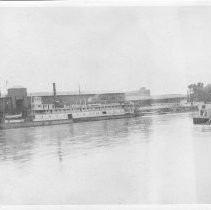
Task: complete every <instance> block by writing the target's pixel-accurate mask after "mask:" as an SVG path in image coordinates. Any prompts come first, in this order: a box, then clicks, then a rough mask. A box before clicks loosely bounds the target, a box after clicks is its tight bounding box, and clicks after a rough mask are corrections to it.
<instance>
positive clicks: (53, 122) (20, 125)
mask: <svg viewBox="0 0 211 210" xmlns="http://www.w3.org/2000/svg"><path fill="white" fill-rule="evenodd" d="M128 117H134V114H124V115H112V116H96V117H85V118H76V119H74V118H72V119H68V120H48V121H29V122H21V123H1V124H0V129H2V130H3V129H13V128H26V127H37V126H49V125H60V124H71V123H73V122H88V121H99V120H110V119H121V118H128Z"/></svg>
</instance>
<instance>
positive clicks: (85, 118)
mask: <svg viewBox="0 0 211 210" xmlns="http://www.w3.org/2000/svg"><path fill="white" fill-rule="evenodd" d="M134 116H135V115H134V114H124V115H110V116H96V117H83V118H75V119H74V118H73V122H88V121H99V120H111V119H121V118H128V117H134Z"/></svg>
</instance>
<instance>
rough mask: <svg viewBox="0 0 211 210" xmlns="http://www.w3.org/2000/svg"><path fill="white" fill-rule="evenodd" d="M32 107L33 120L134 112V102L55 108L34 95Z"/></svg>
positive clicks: (78, 117) (82, 117)
mask: <svg viewBox="0 0 211 210" xmlns="http://www.w3.org/2000/svg"><path fill="white" fill-rule="evenodd" d="M31 107H32V115H33V121H49V120H68V119H69V120H70V119H85V118H95V117H105V116H118V115H126V114H133V113H134V107H133V105H132V104H120V103H113V104H89V105H69V106H67V105H64V107H63V108H55V106H54V105H53V104H43V103H42V99H41V97H33V99H32V106H31Z"/></svg>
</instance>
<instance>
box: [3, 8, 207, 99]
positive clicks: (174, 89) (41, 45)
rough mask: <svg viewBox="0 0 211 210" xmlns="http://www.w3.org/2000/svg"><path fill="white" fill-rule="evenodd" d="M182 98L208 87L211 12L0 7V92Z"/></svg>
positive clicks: (162, 9) (202, 9)
mask: <svg viewBox="0 0 211 210" xmlns="http://www.w3.org/2000/svg"><path fill="white" fill-rule="evenodd" d="M6 81H8V84H7V87H12V86H14V85H21V86H24V87H26V88H27V90H28V92H40V91H44V92H46V91H52V83H53V82H56V85H57V90H58V91H75V90H78V86H79V84H80V89H81V92H83V91H106V90H108V91H131V90H137V89H139V88H140V87H142V86H145V87H146V88H149V89H150V90H151V93H152V94H153V95H156V94H170V93H172V94H180V93H181V94H185V93H186V91H187V86H188V85H189V84H190V83H193V82H198V81H200V82H204V83H205V84H206V83H211V7H209V6H207V7H206V6H192V7H190V6H180V7H179V6H154V7H153V6H149V7H147V6H140V7H138V6H134V7H129V6H122V7H120V6H119V7H118V6H116V7H0V88H1V91H2V92H5V91H6Z"/></svg>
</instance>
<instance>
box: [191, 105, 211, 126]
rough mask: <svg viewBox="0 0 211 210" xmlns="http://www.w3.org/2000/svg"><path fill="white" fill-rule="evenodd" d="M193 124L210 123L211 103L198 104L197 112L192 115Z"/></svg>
mask: <svg viewBox="0 0 211 210" xmlns="http://www.w3.org/2000/svg"><path fill="white" fill-rule="evenodd" d="M193 123H194V124H211V104H202V105H200V106H199V112H198V115H197V116H196V117H193Z"/></svg>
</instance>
